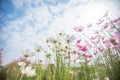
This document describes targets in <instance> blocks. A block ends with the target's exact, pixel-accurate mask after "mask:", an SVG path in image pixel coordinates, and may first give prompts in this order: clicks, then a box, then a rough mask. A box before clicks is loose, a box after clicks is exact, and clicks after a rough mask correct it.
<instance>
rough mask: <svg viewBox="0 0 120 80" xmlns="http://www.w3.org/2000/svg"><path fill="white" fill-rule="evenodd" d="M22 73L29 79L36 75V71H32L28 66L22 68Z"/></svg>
mask: <svg viewBox="0 0 120 80" xmlns="http://www.w3.org/2000/svg"><path fill="white" fill-rule="evenodd" d="M21 73H22V74H23V75H26V76H27V77H33V76H35V75H36V72H35V69H32V66H31V65H29V66H26V67H22V68H21Z"/></svg>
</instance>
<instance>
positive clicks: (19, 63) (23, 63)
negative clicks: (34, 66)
mask: <svg viewBox="0 0 120 80" xmlns="http://www.w3.org/2000/svg"><path fill="white" fill-rule="evenodd" d="M18 65H19V66H21V67H24V66H25V65H26V63H25V62H18Z"/></svg>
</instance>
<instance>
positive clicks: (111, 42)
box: [103, 33, 120, 50]
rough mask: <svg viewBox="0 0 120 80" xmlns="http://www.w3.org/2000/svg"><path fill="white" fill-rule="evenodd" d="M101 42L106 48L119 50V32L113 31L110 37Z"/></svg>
mask: <svg viewBox="0 0 120 80" xmlns="http://www.w3.org/2000/svg"><path fill="white" fill-rule="evenodd" d="M103 43H104V44H105V45H106V47H108V48H111V49H115V50H120V34H119V33H115V34H114V36H113V37H112V38H110V39H107V40H104V41H103Z"/></svg>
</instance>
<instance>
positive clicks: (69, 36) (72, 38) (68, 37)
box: [65, 35, 75, 43]
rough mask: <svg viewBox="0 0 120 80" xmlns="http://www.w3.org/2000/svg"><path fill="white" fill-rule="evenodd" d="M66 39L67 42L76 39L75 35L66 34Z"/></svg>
mask: <svg viewBox="0 0 120 80" xmlns="http://www.w3.org/2000/svg"><path fill="white" fill-rule="evenodd" d="M65 40H66V42H67V43H71V42H73V41H74V40H75V36H74V35H66V36H65Z"/></svg>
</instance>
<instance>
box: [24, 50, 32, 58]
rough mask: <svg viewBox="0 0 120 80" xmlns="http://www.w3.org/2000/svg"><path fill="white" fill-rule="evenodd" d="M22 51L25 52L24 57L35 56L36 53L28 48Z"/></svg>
mask: <svg viewBox="0 0 120 80" xmlns="http://www.w3.org/2000/svg"><path fill="white" fill-rule="evenodd" d="M22 53H23V56H24V57H26V58H27V57H31V56H34V53H33V52H31V51H30V50H28V49H26V50H24V51H22Z"/></svg>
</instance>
